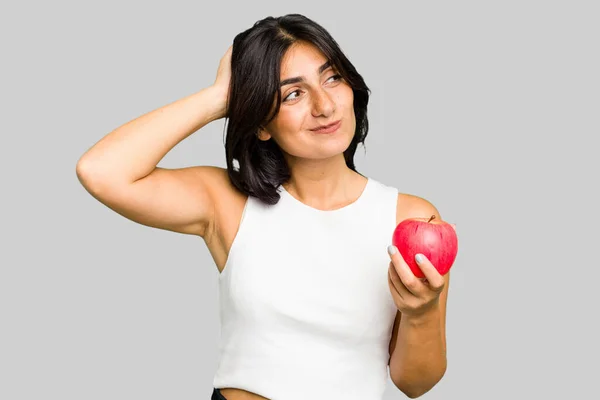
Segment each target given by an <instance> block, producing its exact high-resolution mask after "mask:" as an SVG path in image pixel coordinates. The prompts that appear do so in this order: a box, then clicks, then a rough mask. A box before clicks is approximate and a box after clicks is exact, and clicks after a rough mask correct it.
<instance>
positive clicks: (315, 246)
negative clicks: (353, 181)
mask: <svg viewBox="0 0 600 400" xmlns="http://www.w3.org/2000/svg"><path fill="white" fill-rule="evenodd" d="M280 194H281V199H280V200H279V202H278V203H277V204H276V205H272V206H269V205H267V204H265V203H262V202H261V201H260V200H258V199H256V198H254V197H249V198H248V201H247V202H246V206H245V208H244V212H243V214H242V219H241V222H240V226H239V228H238V232H237V234H236V237H235V239H234V241H233V244H232V246H231V249H230V253H229V256H228V260H227V263H226V265H225V268H224V269H223V272H222V273H221V274H220V275H219V300H220V320H221V337H220V345H219V363H218V367H217V370H216V374H215V376H214V382H213V384H214V387H215V388H218V389H221V388H238V389H243V390H247V391H250V392H254V393H257V394H259V395H261V396H264V397H266V398H268V399H272V400H309V399H310V400H320V399H323V400H325V399H327V400H332V399H336V400H337V399H344V400H354V399H356V400H380V399H381V398H382V396H383V393H384V391H385V388H386V385H387V381H388V376H389V372H388V360H389V350H388V349H389V342H390V339H391V335H392V328H393V323H394V319H395V316H396V312H397V309H396V306H395V304H394V301H393V299H392V296H391V293H390V289H389V286H388V266H389V263H390V258H389V256H388V254H387V246H388V245H390V244H391V240H392V233H393V231H394V229H395V227H396V204H397V199H398V190H397V189H395V188H393V187H389V186H386V185H383V184H382V183H380V182H377V181H375V180H373V179H371V178H368V181H367V185H366V187H365V189H364V190H363V192H362V194H361V195H360V197H359V198H358V199H357V200H356V201H355V202H354V203H352V204H350V205H348V206H345V207H343V208H340V209H337V210H332V211H322V210H318V209H316V208H312V207H310V206H308V205H306V204H304V203H302V202H301V201H299V200H297V199H296V198H295V197H293V196H292V195H291V194H290V193H288V192H287V191H286V190H285V189H284V188H283V186H281V187H280Z"/></svg>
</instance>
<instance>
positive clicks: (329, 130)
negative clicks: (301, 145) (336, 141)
mask: <svg viewBox="0 0 600 400" xmlns="http://www.w3.org/2000/svg"><path fill="white" fill-rule="evenodd" d="M341 123H342V120H339V121H336V122H334V123H332V124H329V125H325V126H322V127H320V128H317V129H311V131H313V132H316V133H332V132H335V131H336V130H337V129H338V128H339V127H340V125H341Z"/></svg>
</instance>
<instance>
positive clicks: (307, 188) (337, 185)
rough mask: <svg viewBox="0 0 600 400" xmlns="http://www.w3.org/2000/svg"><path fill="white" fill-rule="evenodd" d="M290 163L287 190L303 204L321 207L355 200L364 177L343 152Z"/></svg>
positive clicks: (285, 186)
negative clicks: (346, 159) (325, 157)
mask: <svg viewBox="0 0 600 400" xmlns="http://www.w3.org/2000/svg"><path fill="white" fill-rule="evenodd" d="M288 165H290V170H291V178H290V179H289V180H288V182H286V183H285V184H284V185H283V186H284V188H285V190H287V191H288V192H289V193H291V194H293V195H294V197H296V198H297V199H298V200H300V201H302V202H303V203H305V204H309V205H313V206H315V207H320V208H329V207H332V206H335V205H337V204H339V203H343V202H345V201H352V200H353V199H354V198H355V197H356V193H357V187H358V186H360V183H359V181H364V180H365V178H363V177H362V176H361V175H360V174H358V173H357V172H355V171H353V170H351V169H350V168H348V166H347V165H346V161H345V160H344V155H343V154H340V155H339V156H336V157H334V158H332V159H328V160H301V161H300V160H293V161H291V162H290V160H288ZM359 189H360V188H359ZM359 191H360V190H359Z"/></svg>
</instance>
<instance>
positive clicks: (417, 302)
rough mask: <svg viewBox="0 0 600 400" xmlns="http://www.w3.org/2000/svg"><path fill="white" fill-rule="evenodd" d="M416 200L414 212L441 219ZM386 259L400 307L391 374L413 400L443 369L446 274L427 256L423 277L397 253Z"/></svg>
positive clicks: (444, 359)
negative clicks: (417, 275)
mask: <svg viewBox="0 0 600 400" xmlns="http://www.w3.org/2000/svg"><path fill="white" fill-rule="evenodd" d="M420 203H421V205H420V206H418V208H420V209H421V211H418V212H417V214H419V215H433V214H435V215H436V217H437V218H439V219H440V220H441V217H440V216H439V213H438V212H437V210H436V209H435V207H433V206H432V205H431V204H430V203H428V202H426V201H422V200H421V201H420ZM423 213H424V214H423ZM453 227H454V225H453ZM455 229H456V228H455ZM390 258H391V259H392V261H391V262H390V268H389V285H390V290H391V291H392V296H393V298H394V302H395V303H396V306H397V307H398V310H399V312H398V317H397V320H396V323H395V326H394V330H393V334H392V341H391V342H390V354H391V355H390V362H389V366H390V378H391V380H392V382H393V383H394V385H396V387H397V388H398V389H400V390H401V391H402V392H403V393H404V394H406V395H407V396H408V397H409V398H416V397H419V396H422V395H423V394H425V393H427V392H428V391H429V390H431V389H432V388H433V387H434V386H435V385H436V384H437V383H438V382H439V381H440V380H441V379H442V377H443V376H444V373H445V372H446V366H447V360H446V303H447V297H448V287H449V280H450V274H449V273H447V274H446V275H445V276H442V275H440V274H439V272H438V271H437V270H436V269H435V267H434V266H433V265H432V264H431V263H430V262H429V260H427V258H425V259H424V260H423V261H421V262H419V266H420V268H421V270H422V271H423V274H424V275H425V277H426V279H423V280H421V279H419V278H416V277H415V276H414V274H413V273H412V271H411V270H410V268H409V267H408V265H407V264H406V262H405V261H404V260H403V259H402V256H401V255H400V253H399V252H397V251H396V252H394V251H393V249H392V252H391V254H390ZM417 261H418V260H417Z"/></svg>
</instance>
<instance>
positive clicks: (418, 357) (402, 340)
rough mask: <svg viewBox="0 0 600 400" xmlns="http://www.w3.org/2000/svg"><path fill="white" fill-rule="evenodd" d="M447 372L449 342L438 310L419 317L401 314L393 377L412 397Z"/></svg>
mask: <svg viewBox="0 0 600 400" xmlns="http://www.w3.org/2000/svg"><path fill="white" fill-rule="evenodd" d="M445 371H446V343H445V337H444V333H443V328H442V320H441V316H440V310H439V308H438V307H436V308H434V309H432V310H431V311H429V312H428V313H427V314H425V315H423V316H420V317H410V316H405V315H402V317H401V319H400V326H399V328H398V336H397V339H396V346H395V348H394V351H393V353H392V355H391V358H390V377H391V379H392V381H393V382H394V384H395V385H396V387H398V389H400V390H401V391H402V392H404V393H405V394H406V395H407V396H409V397H411V398H415V397H419V396H421V395H422V394H424V393H426V392H427V391H429V390H430V389H431V388H433V386H434V385H435V384H436V383H437V382H439V380H440V379H442V376H443V375H444V373H445Z"/></svg>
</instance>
